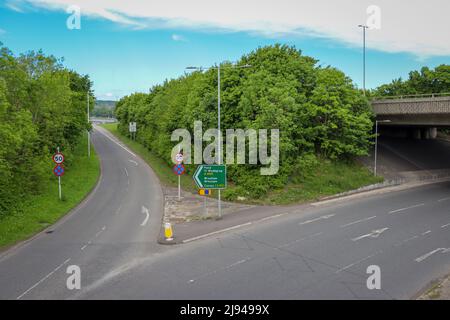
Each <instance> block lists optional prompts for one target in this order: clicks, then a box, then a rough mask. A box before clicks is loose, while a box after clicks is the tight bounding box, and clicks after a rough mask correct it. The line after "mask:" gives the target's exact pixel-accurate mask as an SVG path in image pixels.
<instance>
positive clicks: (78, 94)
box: [0, 47, 91, 219]
mask: <svg viewBox="0 0 450 320" xmlns="http://www.w3.org/2000/svg"><path fill="white" fill-rule="evenodd" d="M90 88H91V82H90V80H89V78H88V77H87V76H80V75H79V74H77V73H76V72H74V71H71V70H68V69H65V68H63V67H62V65H61V62H60V61H58V60H57V59H55V58H54V57H53V56H45V55H44V54H43V53H42V52H28V53H26V54H22V55H19V56H14V55H13V53H12V52H11V51H10V50H8V49H7V48H5V47H1V48H0V141H1V143H0V219H1V218H2V217H3V216H5V215H7V214H10V213H11V211H13V210H14V208H15V207H16V204H17V202H18V199H20V198H21V197H23V195H24V194H28V193H33V194H36V193H39V192H40V190H41V189H42V185H43V184H44V183H45V176H46V175H48V173H49V172H51V161H49V159H51V154H52V153H53V152H54V151H55V150H56V148H57V147H58V146H59V147H60V149H61V151H63V152H64V153H65V154H66V158H67V161H66V165H70V163H71V154H72V151H73V149H74V147H75V146H76V145H77V143H78V141H79V137H80V135H81V134H82V132H83V131H85V130H86V129H88V128H89V126H88V123H87V121H86V93H87V92H88V91H90Z"/></svg>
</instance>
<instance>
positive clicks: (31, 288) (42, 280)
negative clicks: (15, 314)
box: [16, 258, 70, 300]
mask: <svg viewBox="0 0 450 320" xmlns="http://www.w3.org/2000/svg"><path fill="white" fill-rule="evenodd" d="M69 261H70V258H69V259H67V260H66V261H64V262H63V263H61V264H60V265H59V266H57V267H56V268H55V269H53V271H52V272H50V273H49V274H47V275H46V276H45V277H43V278H42V279H41V280H39V281H38V282H36V283H35V284H34V285H33V286H32V287H30V288H29V289H28V290H26V291H25V292H24V293H22V294H21V295H20V296H18V297H17V298H16V299H17V300H20V299H21V298H22V297H23V296H24V295H26V294H27V293H28V292H30V291H31V290H33V289H34V288H36V287H37V286H38V285H40V284H41V283H42V282H44V281H45V280H47V279H48V278H49V277H51V276H52V274H54V273H55V272H56V271H58V270H59V269H61V267H62V266H63V265H65V264H66V263H68V262H69Z"/></svg>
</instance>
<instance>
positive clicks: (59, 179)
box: [57, 147, 61, 200]
mask: <svg viewBox="0 0 450 320" xmlns="http://www.w3.org/2000/svg"><path fill="white" fill-rule="evenodd" d="M57 150H58V153H59V147H58V148H57ZM58 194H59V200H61V176H58Z"/></svg>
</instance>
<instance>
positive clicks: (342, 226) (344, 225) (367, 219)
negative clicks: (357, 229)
mask: <svg viewBox="0 0 450 320" xmlns="http://www.w3.org/2000/svg"><path fill="white" fill-rule="evenodd" d="M376 217H377V216H372V217H369V218H365V219H361V220H356V221H353V222H350V223H347V224H343V225H341V226H340V227H341V228H345V227H348V226H351V225H354V224H356V223H360V222H364V221H369V220H372V219H373V218H376Z"/></svg>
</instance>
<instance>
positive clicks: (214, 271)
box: [188, 258, 251, 283]
mask: <svg viewBox="0 0 450 320" xmlns="http://www.w3.org/2000/svg"><path fill="white" fill-rule="evenodd" d="M250 259H251V258H245V259H242V260H239V261H237V262H235V263H232V264H230V265H228V266H225V267H223V268H220V269H216V270H213V271H211V272H208V273H205V274H203V275H201V276H199V277H197V278H194V279H191V280H189V281H188V283H193V282H195V281H197V280H199V279H201V278H204V277H207V276H210V275H213V274H215V273H217V272H219V271H225V270H228V269H231V268H233V267H235V266H237V265H240V264H243V263H245V262H247V261H249V260H250Z"/></svg>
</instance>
